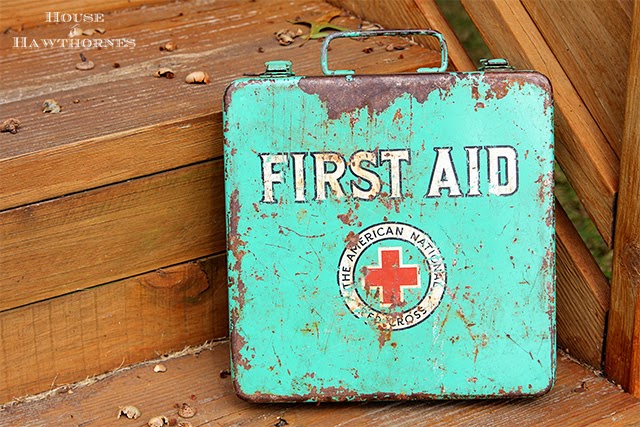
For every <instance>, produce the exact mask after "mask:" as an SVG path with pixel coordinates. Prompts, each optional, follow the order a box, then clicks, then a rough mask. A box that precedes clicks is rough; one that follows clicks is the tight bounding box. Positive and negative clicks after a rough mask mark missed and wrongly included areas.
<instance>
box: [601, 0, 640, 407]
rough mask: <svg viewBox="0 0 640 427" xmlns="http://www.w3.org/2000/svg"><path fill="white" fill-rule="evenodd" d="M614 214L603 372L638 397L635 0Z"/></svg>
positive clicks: (639, 168) (639, 84)
mask: <svg viewBox="0 0 640 427" xmlns="http://www.w3.org/2000/svg"><path fill="white" fill-rule="evenodd" d="M628 76H629V79H628V82H627V98H626V99H627V101H626V110H625V125H624V133H623V140H622V156H621V162H622V164H621V170H620V192H619V195H618V209H617V214H616V229H615V246H614V250H613V276H612V278H611V311H610V314H609V331H608V334H607V355H606V363H605V369H606V373H607V375H609V376H610V378H612V379H613V380H615V381H616V382H618V383H620V384H622V386H623V387H625V388H626V389H627V390H629V391H630V392H631V393H632V394H634V395H635V396H640V298H639V295H638V292H640V104H639V103H638V99H640V2H638V1H636V2H635V7H634V12H633V35H632V36H631V56H630V58H629V72H628Z"/></svg>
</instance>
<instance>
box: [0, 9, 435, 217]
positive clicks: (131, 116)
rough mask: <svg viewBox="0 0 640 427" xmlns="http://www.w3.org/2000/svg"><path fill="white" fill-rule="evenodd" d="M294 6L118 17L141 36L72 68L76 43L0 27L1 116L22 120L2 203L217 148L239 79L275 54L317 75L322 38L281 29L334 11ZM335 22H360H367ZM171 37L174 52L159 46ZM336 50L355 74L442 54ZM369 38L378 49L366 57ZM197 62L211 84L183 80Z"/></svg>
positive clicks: (168, 165) (116, 32)
mask: <svg viewBox="0 0 640 427" xmlns="http://www.w3.org/2000/svg"><path fill="white" fill-rule="evenodd" d="M295 5H296V7H295V8H293V7H291V5H290V3H289V2H288V1H283V0H278V1H270V2H268V3H267V2H255V3H252V2H234V1H228V0H227V1H224V2H214V1H203V2H197V3H188V4H186V3H171V4H167V5H161V6H155V7H149V8H145V9H140V10H131V11H127V12H126V13H114V14H110V15H107V21H108V25H107V33H105V34H104V37H107V36H108V37H111V38H119V37H120V38H122V37H127V38H133V39H135V41H136V46H135V48H133V49H101V50H95V49H94V50H89V51H85V52H84V53H85V54H86V55H87V56H88V57H89V58H90V59H91V60H92V61H94V62H95V63H96V68H95V69H94V70H91V71H88V72H82V71H77V70H75V69H74V64H75V63H76V62H78V61H79V57H78V56H77V54H78V51H77V50H75V49H59V48H52V49H32V50H29V49H12V48H11V43H12V37H13V36H14V35H13V34H0V50H1V51H2V55H1V56H0V116H2V117H16V118H18V119H19V120H20V121H21V122H22V128H21V129H20V131H19V132H18V134H16V135H11V134H8V133H2V134H0V210H3V209H8V208H12V207H16V206H21V205H25V204H28V203H34V202H38V201H42V200H47V199H51V198H54V197H58V196H61V195H64V194H69V193H74V192H78V191H82V190H85V189H89V188H94V187H98V186H102V185H107V184H110V183H114V182H118V181H121V180H125V179H131V178H135V177H138V176H143V175H147V174H151V173H155V172H160V171H164V170H168V169H172V168H175V167H178V166H181V165H186V164H190V163H195V162H200V161H204V160H208V159H211V158H215V157H216V156H219V155H220V153H221V151H222V129H221V125H220V123H221V111H222V94H223V92H224V88H225V87H226V85H228V84H229V83H230V82H231V81H232V80H234V79H236V78H238V77H241V76H242V74H243V73H256V72H257V73H259V72H262V71H263V70H264V62H265V61H269V60H274V59H289V60H292V61H293V62H294V70H295V71H296V72H297V73H299V74H306V75H313V74H319V73H320V67H319V65H320V60H319V55H320V44H319V43H318V42H317V41H311V42H309V43H307V44H305V45H304V46H302V47H300V45H301V41H300V39H298V41H296V43H294V44H292V45H290V46H280V45H279V44H278V42H277V41H276V40H275V37H274V35H273V33H274V32H275V31H277V30H279V29H282V28H292V29H294V30H295V29H296V27H295V26H293V25H291V24H289V23H288V22H287V20H288V19H293V18H295V16H296V15H300V16H301V17H303V18H305V19H306V18H309V19H311V18H313V17H316V16H319V15H321V14H323V13H326V12H327V11H330V10H336V9H335V8H334V7H332V6H329V5H328V4H326V3H323V2H321V1H318V0H300V1H297V2H296V3H295ZM336 22H339V23H340V24H341V25H344V26H347V27H350V28H357V26H358V24H359V22H360V21H359V20H358V19H356V18H352V17H341V18H338V19H337V20H336ZM64 31H67V30H66V29H65V30H64ZM60 33H61V29H60V27H59V26H51V25H47V26H42V27H37V28H33V29H30V30H25V31H23V32H22V33H21V34H22V35H23V36H25V37H30V38H36V39H42V38H54V37H61V36H64V34H60ZM169 40H173V41H175V42H176V43H177V44H178V50H176V51H174V52H171V53H166V52H160V51H159V46H160V45H162V44H163V43H166V42H167V41H169ZM332 46H333V45H332ZM333 47H334V48H333V49H332V52H331V63H332V65H335V66H338V67H342V68H354V67H353V65H354V64H355V65H356V67H355V68H356V69H357V70H358V71H359V72H372V73H376V72H382V71H383V70H384V71H385V72H402V71H408V70H415V69H417V68H418V67H420V66H432V65H434V64H436V63H437V62H438V61H439V55H438V54H437V53H436V52H434V51H429V50H426V49H424V48H420V47H418V46H415V47H411V48H409V49H406V50H403V51H402V52H401V53H398V52H386V51H385V50H384V48H381V47H380V46H378V45H376V44H375V43H374V41H373V40H367V41H362V42H356V41H352V40H348V41H344V42H343V41H339V42H336V44H335V46H333ZM367 47H371V48H373V51H372V52H371V53H369V54H367V53H364V52H363V50H364V49H366V48H367ZM259 48H261V49H262V50H263V51H264V52H262V53H260V52H258V49H259ZM401 55H402V56H401ZM43 63H44V64H46V65H47V66H46V67H43V66H42V64H43ZM114 63H118V64H119V68H117V69H116V68H113V64H114ZM160 66H168V67H171V68H172V69H173V70H174V71H175V73H176V78H175V79H173V80H167V79H158V78H154V77H152V75H153V73H154V72H155V71H156V70H157V69H158V67H160ZM196 69H203V70H205V71H207V72H208V73H209V74H210V77H211V84H209V85H206V86H205V85H187V84H185V83H184V77H185V76H186V74H187V73H189V72H190V71H193V70H196ZM24 70H29V72H28V73H25V71H24ZM46 98H54V99H56V100H57V101H58V102H59V103H60V104H61V105H62V106H63V110H62V113H60V114H57V115H55V114H43V113H42V112H41V111H40V105H42V102H43V100H44V99H46Z"/></svg>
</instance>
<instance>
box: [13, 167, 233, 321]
mask: <svg viewBox="0 0 640 427" xmlns="http://www.w3.org/2000/svg"><path fill="white" fill-rule="evenodd" d="M223 188H224V186H223V171H222V161H220V160H215V161H209V162H206V163H203V164H198V165H194V166H189V167H185V168H181V169H177V170H174V171H170V172H165V173H162V174H156V175H152V176H149V177H145V178H139V179H136V180H132V181H129V182H126V183H121V184H114V185H110V186H107V187H103V188H99V189H95V190H91V191H86V192H83V193H79V194H76V195H73V196H68V197H63V198H59V199H55V200H52V201H49V202H43V203H38V204H32V205H28V206H25V207H21V208H15V209H11V210H7V211H4V212H2V213H0V241H2V251H0V311H2V310H7V309H10V308H15V307H18V306H21V305H26V304H30V303H33V302H37V301H42V300H44V299H47V298H52V297H55V296H59V295H63V294H65V293H69V292H73V291H76V290H80V289H86V288H90V287H92V286H96V285H99V284H102V283H106V282H110V281H113V280H118V279H122V278H125V277H129V276H132V275H135V274H140V273H143V272H147V271H150V270H154V269H157V268H161V267H164V266H167V265H172V264H177V263H180V262H184V261H188V260H191V259H196V258H200V257H203V256H207V255H209V254H213V253H216V252H221V251H223V250H224V249H225V216H224V190H223Z"/></svg>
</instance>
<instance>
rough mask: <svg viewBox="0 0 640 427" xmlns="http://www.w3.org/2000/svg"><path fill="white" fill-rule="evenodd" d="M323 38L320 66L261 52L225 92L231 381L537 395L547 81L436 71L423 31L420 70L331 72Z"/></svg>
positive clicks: (370, 396) (547, 364) (388, 394)
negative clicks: (299, 67)
mask: <svg viewBox="0 0 640 427" xmlns="http://www.w3.org/2000/svg"><path fill="white" fill-rule="evenodd" d="M425 32H426V31H422V32H421V33H425ZM411 33H412V32H411V31H408V32H407V31H404V32H402V34H411ZM427 33H428V34H429V35H436V36H438V37H439V34H438V33H434V32H430V31H429V32H427ZM353 34H357V35H361V34H360V33H340V34H337V35H335V36H333V37H343V36H347V37H348V36H353ZM368 34H369V35H377V34H379V33H378V32H371V33H368ZM333 37H331V38H333ZM439 38H440V37H439ZM329 41H330V39H328V40H326V41H325V45H324V48H323V49H324V50H323V69H324V71H325V73H326V74H334V75H331V76H322V77H300V76H294V75H292V73H291V72H290V69H288V64H287V63H285V62H278V63H270V64H268V66H269V67H268V71H267V72H266V73H265V74H263V75H261V76H260V77H254V78H244V79H240V80H237V81H235V82H233V83H232V84H231V85H230V86H229V88H228V89H227V92H226V95H225V108H224V112H225V113H224V114H225V116H224V130H225V139H226V141H225V147H224V150H225V151H224V155H225V174H226V175H225V177H226V198H227V199H226V200H227V227H228V274H229V292H230V299H229V302H230V318H231V347H232V355H231V356H232V375H233V380H234V385H235V388H236V392H237V394H238V395H239V396H240V397H242V398H244V399H247V400H251V401H269V402H271V401H292V400H293V401H345V400H374V399H377V400H394V399H438V398H479V397H515V396H527V395H538V394H542V393H544V392H546V391H548V390H549V389H550V388H551V386H552V384H553V381H554V377H555V362H556V360H555V357H556V356H555V303H554V298H555V242H554V211H553V208H554V199H553V192H552V191H553V164H554V158H553V141H554V140H553V105H552V95H551V87H550V84H549V82H548V80H547V79H546V78H545V77H544V76H542V75H541V74H538V73H535V72H524V71H513V70H510V69H509V67H508V66H506V65H505V64H502V63H500V61H494V62H490V63H489V64H487V67H486V68H485V70H484V71H480V72H461V73H458V72H444V70H445V69H446V66H447V65H446V47H445V45H444V42H443V41H442V40H441V43H442V47H443V63H442V65H441V67H440V69H438V70H419V71H421V72H420V73H417V74H403V75H373V76H372V75H362V76H360V75H352V74H348V73H350V72H348V71H338V72H335V71H330V70H328V69H327V67H326V52H327V46H328V43H329ZM340 74H345V75H340Z"/></svg>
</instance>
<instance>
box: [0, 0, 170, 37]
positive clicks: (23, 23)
mask: <svg viewBox="0 0 640 427" xmlns="http://www.w3.org/2000/svg"><path fill="white" fill-rule="evenodd" d="M166 1H168V0H111V1H108V2H105V1H98V0H24V1H20V0H3V2H2V7H1V8H0V29H1V30H2V31H4V30H5V29H6V28H12V29H13V30H18V29H19V28H29V27H33V26H36V25H42V23H43V22H45V21H46V19H47V15H46V13H47V12H60V13H61V14H62V13H106V12H111V11H114V10H118V9H124V8H131V7H136V6H138V7H140V6H146V5H150V4H157V3H164V2H166Z"/></svg>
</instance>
